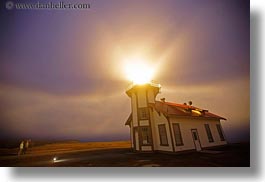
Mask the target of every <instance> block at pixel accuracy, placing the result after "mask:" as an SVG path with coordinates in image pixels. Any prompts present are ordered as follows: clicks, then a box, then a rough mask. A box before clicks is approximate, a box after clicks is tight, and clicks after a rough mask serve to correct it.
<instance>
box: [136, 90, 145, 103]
mask: <svg viewBox="0 0 265 182" xmlns="http://www.w3.org/2000/svg"><path fill="white" fill-rule="evenodd" d="M137 94H138V107H147V99H146V90H144V89H139V91H138V92H137Z"/></svg>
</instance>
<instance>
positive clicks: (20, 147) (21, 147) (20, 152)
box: [18, 141, 24, 156]
mask: <svg viewBox="0 0 265 182" xmlns="http://www.w3.org/2000/svg"><path fill="white" fill-rule="evenodd" d="M23 150H24V141H22V142H21V143H20V145H19V151H18V156H20V155H21V154H23Z"/></svg>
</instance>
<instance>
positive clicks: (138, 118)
mask: <svg viewBox="0 0 265 182" xmlns="http://www.w3.org/2000/svg"><path fill="white" fill-rule="evenodd" d="M160 88H161V85H160V84H157V83H155V82H153V81H152V82H150V83H145V84H134V83H132V84H131V85H130V86H129V87H128V88H127V90H126V94H127V95H128V96H129V97H130V99H131V111H132V112H131V115H130V117H129V118H128V120H127V123H130V124H129V126H130V133H131V142H132V148H133V149H134V150H135V151H154V141H153V133H152V131H154V126H153V125H152V123H153V122H152V120H153V118H152V115H151V109H152V108H151V107H150V104H153V105H154V104H155V98H156V96H157V94H158V93H159V92H160Z"/></svg>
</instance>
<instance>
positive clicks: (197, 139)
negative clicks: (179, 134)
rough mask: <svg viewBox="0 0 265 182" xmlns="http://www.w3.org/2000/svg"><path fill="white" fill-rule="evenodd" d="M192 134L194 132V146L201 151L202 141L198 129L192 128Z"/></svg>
mask: <svg viewBox="0 0 265 182" xmlns="http://www.w3.org/2000/svg"><path fill="white" fill-rule="evenodd" d="M191 134H192V138H193V141H194V146H195V148H196V150H197V151H201V150H202V148H201V142H200V139H199V135H198V131H197V129H192V130H191Z"/></svg>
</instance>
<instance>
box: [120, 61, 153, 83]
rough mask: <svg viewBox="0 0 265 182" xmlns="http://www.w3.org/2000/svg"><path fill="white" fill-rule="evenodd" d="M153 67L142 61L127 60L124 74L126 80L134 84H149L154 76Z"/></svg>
mask: <svg viewBox="0 0 265 182" xmlns="http://www.w3.org/2000/svg"><path fill="white" fill-rule="evenodd" d="M154 71H155V70H154V67H153V66H152V65H148V62H147V61H144V60H142V59H129V60H126V61H125V74H126V76H127V79H128V80H130V81H132V82H133V83H135V84H145V83H149V82H150V81H151V80H152V77H153V76H154Z"/></svg>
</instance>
